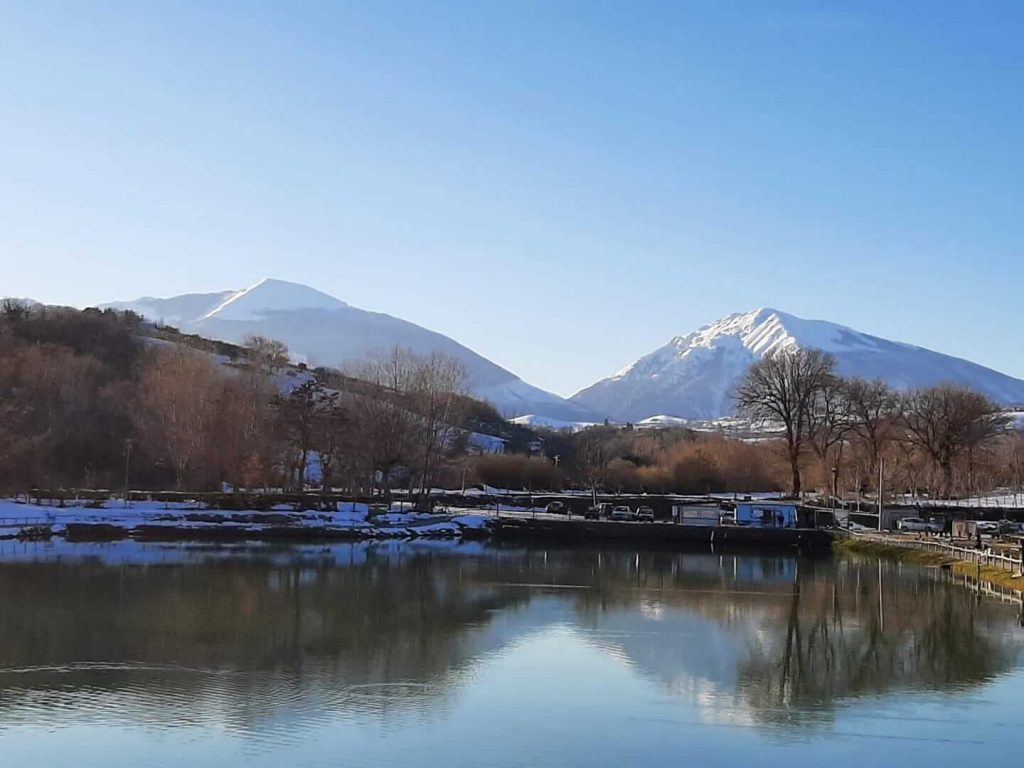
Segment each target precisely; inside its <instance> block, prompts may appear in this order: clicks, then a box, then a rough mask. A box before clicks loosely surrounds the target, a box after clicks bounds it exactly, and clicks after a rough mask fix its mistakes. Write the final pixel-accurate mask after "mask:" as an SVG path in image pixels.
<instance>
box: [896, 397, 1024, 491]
mask: <svg viewBox="0 0 1024 768" xmlns="http://www.w3.org/2000/svg"><path fill="white" fill-rule="evenodd" d="M901 405H902V408H901V410H902V424H903V426H904V427H905V429H906V434H907V437H908V439H909V440H910V441H911V442H912V443H913V444H915V445H916V446H917V447H918V448H920V449H921V451H923V452H924V453H925V454H926V455H927V456H928V457H929V458H930V459H931V460H932V462H933V463H934V464H935V466H936V468H937V469H938V470H939V472H940V474H941V485H940V487H939V492H940V494H943V495H948V494H951V493H952V492H953V480H954V478H953V468H954V462H955V460H956V459H957V458H958V457H960V456H961V455H962V454H964V453H966V452H969V451H973V450H974V449H975V448H977V447H979V446H981V445H984V444H985V443H986V442H988V441H990V440H992V439H993V438H995V437H997V436H999V435H1001V434H1003V433H1004V432H1005V431H1006V429H1007V426H1008V420H1007V418H1006V417H1005V416H1004V415H1003V414H1002V413H1001V412H1000V410H999V408H998V407H997V406H996V405H995V403H993V402H992V401H991V400H990V399H989V398H988V397H986V396H985V395H983V394H981V393H979V392H975V391H973V390H971V389H968V388H966V387H960V386H955V385H952V384H942V385H939V386H937V387H926V388H922V389H916V390H913V391H911V392H909V393H907V394H906V395H905V396H904V397H903V398H902V403H901Z"/></svg>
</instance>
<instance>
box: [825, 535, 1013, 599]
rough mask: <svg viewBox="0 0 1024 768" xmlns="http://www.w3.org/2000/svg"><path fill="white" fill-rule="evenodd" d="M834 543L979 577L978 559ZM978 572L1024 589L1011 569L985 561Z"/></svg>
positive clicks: (842, 550)
mask: <svg viewBox="0 0 1024 768" xmlns="http://www.w3.org/2000/svg"><path fill="white" fill-rule="evenodd" d="M833 547H834V549H835V551H836V552H837V553H838V554H857V555H875V556H877V557H884V558H886V559H887V560H895V561H898V562H901V563H917V564H919V565H935V566H940V567H947V568H949V569H951V570H952V571H953V572H954V573H957V574H960V575H961V576H970V577H972V578H978V576H979V572H978V564H977V563H974V562H971V561H969V560H958V559H956V558H955V557H950V556H949V555H943V554H940V553H938V552H928V551H927V550H921V549H910V548H906V547H899V546H896V545H893V544H883V543H882V542H877V541H871V540H869V539H840V540H837V541H836V542H835V543H834V544H833ZM980 576H981V580H982V581H984V582H988V583H990V584H998V585H999V586H1001V587H1008V588H1010V589H1016V590H1020V591H1022V592H1024V576H1020V577H1017V578H1014V577H1013V574H1012V573H1011V572H1010V571H1007V570H1004V569H1002V568H994V567H992V566H988V565H983V566H981V572H980Z"/></svg>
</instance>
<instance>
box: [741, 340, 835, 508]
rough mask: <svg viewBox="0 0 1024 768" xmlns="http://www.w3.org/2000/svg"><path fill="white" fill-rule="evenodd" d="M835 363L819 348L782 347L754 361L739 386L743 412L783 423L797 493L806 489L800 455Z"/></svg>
mask: <svg viewBox="0 0 1024 768" xmlns="http://www.w3.org/2000/svg"><path fill="white" fill-rule="evenodd" d="M834 367H835V360H834V358H833V357H832V356H831V355H829V354H826V353H825V352H822V351H821V350H818V349H797V350H779V351H776V352H772V353H769V354H768V355H766V356H765V357H763V358H762V359H761V360H759V361H757V362H756V363H754V365H752V366H751V367H750V369H749V370H748V371H747V375H746V376H745V377H744V379H743V381H742V382H741V383H740V385H739V386H738V387H737V389H736V393H735V398H736V402H737V406H738V408H739V410H740V412H741V413H744V414H746V415H747V416H749V417H751V418H754V419H759V420H761V421H776V422H779V423H780V424H782V426H783V428H784V433H785V439H786V455H787V458H788V460H789V467H790V474H791V485H790V490H791V492H792V493H793V495H794V496H798V495H799V494H800V491H801V490H802V483H801V476H800V458H801V455H802V454H803V451H804V447H805V445H806V443H807V440H808V438H809V429H810V426H811V423H812V418H813V416H812V414H813V412H814V407H815V403H816V401H817V399H818V398H819V396H820V395H821V393H822V391H823V390H824V389H825V387H826V386H828V384H829V382H831V381H832V380H833V374H832V370H833V368H834Z"/></svg>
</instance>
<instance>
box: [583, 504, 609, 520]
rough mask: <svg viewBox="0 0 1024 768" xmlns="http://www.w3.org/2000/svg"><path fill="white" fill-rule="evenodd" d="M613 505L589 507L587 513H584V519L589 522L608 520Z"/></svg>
mask: <svg viewBox="0 0 1024 768" xmlns="http://www.w3.org/2000/svg"><path fill="white" fill-rule="evenodd" d="M611 513H612V505H611V504H603V503H602V504H595V505H594V506H592V507H588V508H587V511H586V512H584V513H583V517H585V518H586V519H587V520H607V519H608V517H610V516H611Z"/></svg>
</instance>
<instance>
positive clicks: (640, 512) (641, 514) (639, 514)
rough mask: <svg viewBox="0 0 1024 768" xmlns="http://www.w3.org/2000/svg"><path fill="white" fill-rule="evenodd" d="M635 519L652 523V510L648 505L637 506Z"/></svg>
mask: <svg viewBox="0 0 1024 768" xmlns="http://www.w3.org/2000/svg"><path fill="white" fill-rule="evenodd" d="M636 519H637V520H639V521H640V522H642V523H653V522H654V510H653V509H651V508H650V507H637V510H636Z"/></svg>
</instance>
